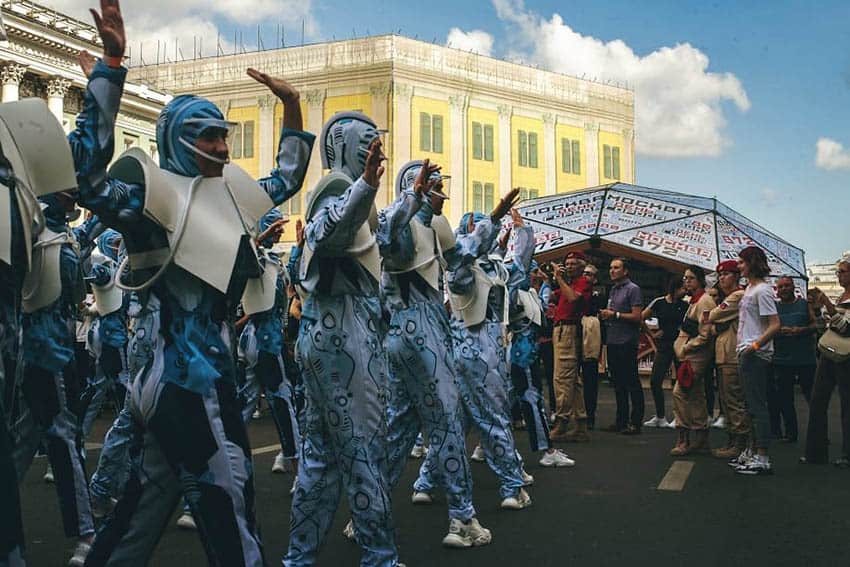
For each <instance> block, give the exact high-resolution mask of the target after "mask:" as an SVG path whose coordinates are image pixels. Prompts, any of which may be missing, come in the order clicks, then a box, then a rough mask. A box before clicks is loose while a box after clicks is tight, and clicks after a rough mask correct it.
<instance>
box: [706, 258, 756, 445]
mask: <svg viewBox="0 0 850 567" xmlns="http://www.w3.org/2000/svg"><path fill="white" fill-rule="evenodd" d="M716 271H717V274H718V282H717V286H718V288H719V291H720V295H721V297H722V299H721V301H720V304H719V305H718V306H717V307H715V308H714V309H712V310H711V312H710V313H709V314H708V320H709V322H710V323H711V324H712V325H713V332H714V336H715V339H714V364H715V366H716V367H717V372H718V386H719V389H720V399H721V400H722V402H723V408H724V411H725V415H726V431H727V433H728V434H729V438H728V440H727V443H726V446H725V447H721V448H719V449H714V450H713V451H712V452H711V454H712V455H714V456H715V457H717V458H718V459H731V458H733V457H736V456H738V455H739V454H740V453H741V451H743V450H744V448H745V446H746V444H747V440H748V439H749V434H750V421H749V418H748V417H747V404H746V401H745V399H744V390H743V388H742V387H741V381H740V378H739V376H738V355H737V353H736V352H735V349H736V347H737V345H738V303H739V302H740V301H741V297H743V295H744V290H743V289H741V286H740V285H739V283H738V282H739V280H740V278H741V273H740V271H739V270H738V263H737V262H736V261H735V260H726V261H725V262H721V263H720V264H718V265H717V270H716Z"/></svg>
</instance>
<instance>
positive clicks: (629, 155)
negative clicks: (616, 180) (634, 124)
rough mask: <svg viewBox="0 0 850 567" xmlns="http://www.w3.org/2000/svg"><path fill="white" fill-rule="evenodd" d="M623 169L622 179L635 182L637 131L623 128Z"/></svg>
mask: <svg viewBox="0 0 850 567" xmlns="http://www.w3.org/2000/svg"><path fill="white" fill-rule="evenodd" d="M622 156H623V171H622V172H621V173H622V179H623V181H625V182H626V183H634V182H635V159H634V158H635V131H634V130H632V129H631V128H624V129H623V152H622Z"/></svg>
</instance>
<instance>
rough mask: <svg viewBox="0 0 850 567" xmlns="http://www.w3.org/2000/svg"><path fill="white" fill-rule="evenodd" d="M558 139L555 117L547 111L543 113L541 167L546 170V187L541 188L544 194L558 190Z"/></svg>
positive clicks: (550, 193) (552, 193) (551, 193)
mask: <svg viewBox="0 0 850 567" xmlns="http://www.w3.org/2000/svg"><path fill="white" fill-rule="evenodd" d="M557 148H558V140H557V139H556V138H555V117H554V116H552V115H551V114H549V113H546V114H544V115H543V167H545V168H546V169H545V172H546V181H545V183H546V187H544V188H543V194H544V195H554V194H555V193H557V192H558V186H557V176H556V173H557V171H558V159H557V155H558V153H557Z"/></svg>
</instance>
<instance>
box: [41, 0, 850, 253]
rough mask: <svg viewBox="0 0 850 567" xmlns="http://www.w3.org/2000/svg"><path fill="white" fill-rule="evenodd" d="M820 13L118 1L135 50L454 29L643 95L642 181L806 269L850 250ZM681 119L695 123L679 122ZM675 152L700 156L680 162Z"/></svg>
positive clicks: (379, 1) (491, 1)
mask: <svg viewBox="0 0 850 567" xmlns="http://www.w3.org/2000/svg"><path fill="white" fill-rule="evenodd" d="M46 1H47V3H49V4H52V5H54V6H56V7H58V8H60V9H65V10H66V11H68V12H70V13H73V14H75V15H78V16H80V17H85V18H86V19H88V17H86V16H85V14H84V13H83V12H82V10H83V9H84V8H86V7H88V6H89V5H93V4H95V2H94V0H46ZM813 5H814V4H813V3H810V2H786V1H767V0H764V1H758V2H731V1H730V2H727V1H716V2H711V3H707V2H684V1H680V2H673V1H660V0H659V1H651V2H650V1H643V2H641V1H625V0H608V1H607V2H593V1H590V0H575V1H572V2H553V1H549V0H526V1H525V2H522V1H521V0H476V1H473V2H457V1H456V0H455V1H447V0H430V1H429V2H423V3H422V4H418V3H409V2H400V1H389V0H372V1H369V2H363V3H356V2H351V1H350V0H348V1H341V0H306V1H305V0H228V1H221V0H220V1H218V2H214V3H210V2H207V1H206V0H146V2H138V3H137V2H132V4H130V3H129V2H125V12H126V13H127V19H128V24H129V26H130V31H131V33H133V34H134V35H133V37H132V38H131V42H132V41H134V39H136V38H145V39H146V40H147V41H148V42H150V41H154V42H155V40H154V39H153V38H155V37H162V39H166V38H167V39H168V40H169V41H173V36H175V35H177V36H183V39H181V44H182V45H191V43H192V39H191V37H192V35H193V34H195V33H197V34H198V35H204V36H205V37H207V38H209V37H210V36H211V35H212V38H213V39H212V40H210V39H205V45H207V46H211V45H212V44H213V43H214V41H215V40H214V37H215V35H216V33H218V31H220V32H221V34H222V37H223V38H228V39H230V40H232V37H233V30H234V29H240V30H243V35H244V38H245V41H246V43H254V42H255V41H256V40H255V38H256V28H257V25H260V26H261V27H262V29H263V30H264V31H263V35H264V38H265V42H266V44H267V45H270V44H271V43H273V42H274V38H275V35H276V29H277V25H278V23H280V24H282V25H283V26H284V28H285V30H286V35H287V37H288V41H289V42H297V41H298V40H299V39H300V31H301V22H302V20H303V21H304V22H305V28H306V30H307V40H308V41H320V40H326V39H331V38H333V37H336V38H337V39H342V38H349V37H351V36H352V35H353V34H357V35H365V34H366V33H367V32H368V33H369V34H372V35H376V34H381V33H388V32H391V31H398V30H399V29H400V30H401V33H402V34H403V35H407V36H411V37H413V36H418V37H419V38H420V39H424V40H427V41H431V40H436V41H437V42H438V43H441V44H445V43H446V42H447V39H448V37H449V34H450V32H451V30H452V29H453V28H458V31H457V32H455V33H456V34H457V33H460V34H463V33H468V32H471V31H473V30H477V31H478V32H479V33H478V34H477V35H475V36H474V37H472V38H471V39H470V41H472V43H473V44H477V42H478V40H480V39H481V37H482V35H483V36H484V37H486V38H488V41H490V42H491V44H487V43H486V42H485V44H483V45H482V47H481V49H479V50H484V51H485V52H488V53H489V54H491V55H492V56H495V57H502V58H515V59H522V60H524V61H531V62H534V63H536V64H538V65H540V66H541V67H547V68H552V69H554V70H559V71H567V72H573V73H575V74H580V73H579V71H581V72H585V71H587V72H588V75H591V76H601V77H605V78H611V79H616V80H624V81H629V83H630V84H632V85H635V89H636V97H637V99H638V104H637V113H638V117H637V123H638V128H637V136H638V139H637V142H636V144H637V150H638V156H637V164H636V165H637V170H636V171H637V177H636V180H637V182H638V183H639V184H642V185H648V186H656V187H661V188H667V189H675V190H678V191H682V192H688V193H696V194H700V195H708V196H716V197H718V198H719V199H720V200H722V201H724V202H725V203H726V204H727V205H729V206H731V207H733V208H735V209H737V210H739V211H740V212H741V213H743V214H745V215H747V216H749V217H750V218H752V219H753V220H755V221H756V222H758V223H760V224H762V225H764V226H765V227H766V228H768V229H770V230H772V231H773V232H776V233H777V234H779V235H780V236H782V237H784V238H786V239H787V240H788V241H789V242H791V243H792V244H795V245H797V246H800V247H802V248H803V249H804V250H806V257H807V261H808V262H810V263H811V262H813V261H832V260H835V259H836V258H837V257H838V256H840V254H841V253H842V251H844V250H848V249H850V238H848V237H847V236H846V235H847V231H846V230H842V228H843V227H844V225H845V223H846V219H847V216H848V214H847V211H846V209H847V208H848V207H850V196H848V195H847V186H848V183H847V181H848V178H850V151H848V150H847V149H845V147H847V148H850V129H848V118H847V116H848V114H847V112H846V110H845V109H847V108H848V107H850V32H848V31H847V22H848V21H850V3H848V2H837V1H836V2H819V3H817V4H816V6H815V7H813ZM556 14H557V15H558V16H555V15H556ZM455 37H457V36H455ZM617 40H619V41H617ZM677 46H678V47H677ZM665 48H666V49H665ZM701 58H705V59H706V60H707V61H708V63H707V67H706V68H701V66H700V65H701V64H700V63H699V60H700V59H701ZM671 93H672V95H671ZM684 93H687V94H684ZM665 97H666V98H665ZM650 111H651V113H650ZM650 114H651V115H652V116H653V118H652V119H649V118H647V117H648V116H650ZM677 120H685V121H687V122H688V124H691V123H693V124H696V126H695V127H693V128H684V129H683V128H678V129H677V128H674V127H672V126H671V125H673V126H674V125H675V124H676V121H677ZM683 131H684V134H683V135H682V132H683ZM674 135H675V136H676V139H674V138H673V136H674ZM680 135H682V139H681V140H679V139H678V137H679V136H680ZM819 140H821V145H820V157H818V153H819V152H818V147H819V146H818V142H819ZM681 148H687V151H685V152H684V153H686V154H696V155H674V154H676V153H677V151H678V150H679V149H681Z"/></svg>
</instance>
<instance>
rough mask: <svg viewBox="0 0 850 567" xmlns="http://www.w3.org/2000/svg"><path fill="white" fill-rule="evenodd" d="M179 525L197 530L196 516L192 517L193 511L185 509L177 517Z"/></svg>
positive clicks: (186, 528)
mask: <svg viewBox="0 0 850 567" xmlns="http://www.w3.org/2000/svg"><path fill="white" fill-rule="evenodd" d="M177 527H178V528H183V529H184V530H197V529H198V526H196V525H195V518H193V517H192V513H191V512H188V511H185V512H183V513H182V514H181V515H180V517H179V518H177Z"/></svg>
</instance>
